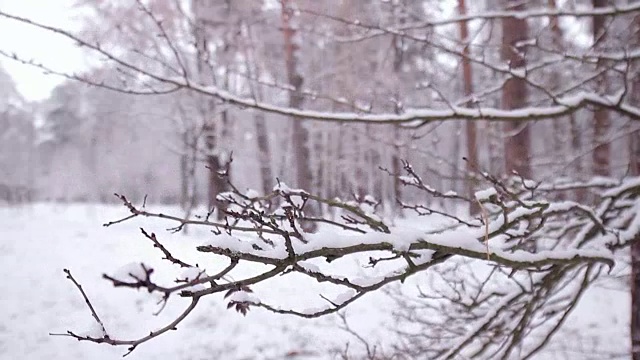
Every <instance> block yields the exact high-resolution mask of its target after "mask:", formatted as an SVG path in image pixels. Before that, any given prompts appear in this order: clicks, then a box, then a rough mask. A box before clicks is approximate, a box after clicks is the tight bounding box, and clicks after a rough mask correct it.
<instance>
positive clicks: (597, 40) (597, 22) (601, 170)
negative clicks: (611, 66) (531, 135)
mask: <svg viewBox="0 0 640 360" xmlns="http://www.w3.org/2000/svg"><path fill="white" fill-rule="evenodd" d="M607 2H608V1H607V0H593V7H594V8H599V7H605V6H607ZM605 38H606V28H605V17H604V16H594V17H593V45H594V48H596V49H598V48H601V47H602V46H601V44H602V43H604V41H605ZM596 66H597V67H598V68H600V67H601V66H603V64H602V62H601V61H600V60H599V61H598V64H597V65H596ZM597 86H598V89H597V91H606V90H607V86H608V84H607V78H606V74H604V75H602V76H601V77H600V78H599V79H598V84H597ZM593 116H594V134H593V136H594V141H595V144H596V148H595V150H594V151H593V173H594V174H595V175H600V176H609V175H610V172H611V166H610V159H611V145H610V144H609V140H608V139H607V135H608V133H609V127H610V124H609V114H608V113H607V110H606V109H604V108H598V109H596V110H595V112H594V115H593Z"/></svg>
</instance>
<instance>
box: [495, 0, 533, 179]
mask: <svg viewBox="0 0 640 360" xmlns="http://www.w3.org/2000/svg"><path fill="white" fill-rule="evenodd" d="M506 3H507V7H508V8H509V10H516V11H524V10H525V5H524V3H523V2H522V1H516V0H507V2H506ZM527 33H528V27H527V20H526V19H522V18H515V17H509V18H505V19H503V20H502V49H501V50H502V51H501V55H502V59H503V60H504V61H506V62H507V63H508V64H509V67H510V68H512V69H521V68H524V67H525V66H526V64H527V62H526V58H525V55H524V53H523V52H524V49H523V48H520V47H518V46H516V45H517V43H518V42H519V41H523V40H526V38H527ZM526 100H527V85H526V82H525V81H524V79H520V78H515V77H512V78H509V79H508V80H507V81H506V82H505V84H504V87H503V88H502V107H503V108H504V109H507V110H511V109H518V108H521V107H523V106H525V104H526ZM505 130H506V132H507V136H506V137H505V166H506V169H505V170H506V171H507V175H509V174H510V173H511V172H512V171H515V172H517V173H518V174H520V175H521V176H523V177H525V178H530V177H531V168H530V164H529V148H530V142H531V140H530V134H529V124H527V123H526V122H523V121H511V122H507V124H506V126H505Z"/></svg>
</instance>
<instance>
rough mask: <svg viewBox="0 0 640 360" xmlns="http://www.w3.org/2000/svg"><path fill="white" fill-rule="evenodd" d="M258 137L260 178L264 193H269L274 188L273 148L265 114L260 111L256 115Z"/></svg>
mask: <svg viewBox="0 0 640 360" xmlns="http://www.w3.org/2000/svg"><path fill="white" fill-rule="evenodd" d="M254 120H255V126H256V139H257V141H258V151H259V152H260V165H259V166H260V179H261V181H262V193H263V194H268V193H270V192H271V189H272V188H273V186H272V184H273V180H274V177H273V173H272V171H271V149H270V148H269V133H268V132H267V127H266V125H265V123H264V121H265V120H264V114H262V113H260V112H258V113H256V115H255V117H254Z"/></svg>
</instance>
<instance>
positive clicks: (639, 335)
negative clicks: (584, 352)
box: [629, 84, 640, 360]
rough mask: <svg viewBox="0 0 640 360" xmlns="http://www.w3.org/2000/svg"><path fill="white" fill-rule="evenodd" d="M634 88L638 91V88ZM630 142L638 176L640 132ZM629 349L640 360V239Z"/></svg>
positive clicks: (634, 250)
mask: <svg viewBox="0 0 640 360" xmlns="http://www.w3.org/2000/svg"><path fill="white" fill-rule="evenodd" d="M638 85H640V84H638ZM634 87H635V88H636V89H637V90H636V91H640V86H637V87H636V86H634ZM630 140H631V150H632V152H631V153H630V159H629V161H630V164H629V165H630V168H631V175H632V176H640V131H635V132H634V133H632V134H631V139H630ZM631 349H632V350H631V353H632V357H633V360H640V239H635V241H633V242H632V243H631Z"/></svg>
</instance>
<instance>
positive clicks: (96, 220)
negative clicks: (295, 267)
mask: <svg viewBox="0 0 640 360" xmlns="http://www.w3.org/2000/svg"><path fill="white" fill-rule="evenodd" d="M166 211H168V212H171V211H172V212H174V213H179V212H178V211H177V210H176V209H166ZM126 214H127V211H126V209H124V208H123V207H120V206H102V205H52V204H40V205H33V206H25V207H21V208H5V207H0V279H1V281H0V359H45V358H46V359H96V360H100V359H117V358H120V356H121V355H123V354H124V353H125V352H126V348H124V347H112V346H109V345H97V344H93V343H87V342H77V341H75V340H73V339H71V338H69V337H62V336H50V335H49V333H50V332H53V333H64V332H65V331H66V330H73V331H77V332H83V331H88V330H89V329H90V328H91V327H92V326H93V319H92V317H91V314H90V312H89V310H88V309H87V307H86V305H85V303H84V301H83V299H82V296H81V295H80V293H79V292H78V291H77V289H76V288H75V287H74V286H73V284H72V283H71V282H70V281H69V280H67V279H66V278H65V275H64V273H63V271H62V270H63V269H64V268H68V269H70V270H71V272H72V273H73V275H74V277H75V278H76V279H77V280H78V281H79V282H80V283H81V284H83V286H84V289H85V291H86V292H87V294H88V295H89V297H90V298H91V299H92V302H93V305H94V306H95V307H96V310H97V312H98V314H99V315H100V316H101V317H102V319H103V321H104V322H105V326H106V327H107V331H108V332H109V333H110V334H113V335H115V336H116V337H119V338H122V337H127V338H128V337H139V336H143V335H145V334H147V333H148V332H149V331H150V330H153V329H155V328H158V327H159V326H162V325H164V324H165V323H166V322H167V321H169V320H170V319H172V316H175V314H177V313H178V312H180V311H181V310H182V309H183V308H184V306H186V301H184V300H182V299H179V298H177V297H176V298H172V299H171V301H170V302H169V305H168V306H167V308H166V309H165V310H164V311H163V312H162V313H161V314H160V315H159V316H154V315H153V313H154V312H155V311H156V310H158V305H156V301H155V300H154V299H152V298H150V296H149V294H148V293H146V292H144V291H139V292H137V291H135V290H130V289H114V288H113V287H112V286H110V284H109V283H108V282H106V281H104V280H102V279H101V275H102V274H103V273H105V272H106V273H114V272H116V271H117V270H118V268H120V267H122V266H123V265H126V264H130V263H131V262H136V261H144V262H145V264H148V265H150V266H152V267H154V268H156V272H157V273H158V274H157V275H158V277H157V279H165V280H167V281H170V280H172V279H174V278H175V276H176V275H175V273H172V272H171V271H165V272H163V271H161V270H162V269H161V267H159V266H158V265H159V264H161V263H162V262H163V260H161V254H160V252H159V251H158V250H157V249H154V248H153V246H152V244H151V242H150V241H149V240H148V239H145V238H144V237H143V236H142V235H141V234H140V232H139V230H138V229H139V227H140V226H144V228H145V229H146V230H147V231H149V232H155V233H156V234H158V237H159V238H160V239H161V240H162V242H163V243H164V244H166V246H167V247H168V248H169V249H170V250H172V251H175V252H177V253H180V254H181V255H183V256H184V257H185V259H186V260H189V261H192V262H194V263H195V262H197V263H198V264H199V266H200V267H201V268H204V269H210V270H212V272H214V271H215V270H217V269H219V268H221V267H224V266H225V265H226V263H220V262H221V260H220V259H221V258H212V257H210V256H203V255H202V254H198V253H196V252H195V251H194V247H195V245H200V244H203V243H205V242H206V241H207V240H209V239H210V237H211V234H210V233H209V232H207V230H206V229H196V228H191V229H190V231H189V235H188V236H185V235H183V234H173V235H170V234H168V233H166V232H164V230H165V229H166V228H167V227H168V224H167V223H163V222H158V221H157V220H156V221H152V220H149V219H134V220H132V221H129V222H125V223H123V224H119V225H116V226H112V227H109V228H105V227H103V226H102V224H103V223H104V222H107V221H110V220H115V219H118V218H121V217H123V216H125V215H126ZM165 262H166V261H165ZM163 265H164V266H163V267H162V268H163V269H164V268H167V266H166V265H167V264H163ZM168 267H169V268H171V266H168ZM241 270H242V271H247V272H250V271H252V270H254V269H251V268H246V269H241ZM178 273H179V272H178ZM285 280H286V281H285ZM419 281H420V277H419V276H416V277H413V278H412V279H410V281H407V283H405V285H403V286H412V284H415V283H416V282H419ZM318 286H319V285H317V284H313V283H311V284H309V283H308V281H307V283H306V284H304V285H301V284H298V283H295V282H294V283H292V281H291V278H290V277H284V278H283V280H280V281H279V280H276V281H271V282H269V283H268V285H262V286H260V287H256V289H257V290H259V291H256V292H257V293H259V296H260V297H261V298H263V299H264V298H267V299H268V300H269V301H270V302H271V303H276V304H278V305H283V306H287V307H288V306H296V307H297V308H302V309H304V308H306V307H313V306H316V305H317V304H319V303H320V304H321V303H322V301H323V300H322V299H320V298H319V297H318V298H317V297H316V296H315V295H305V294H306V292H307V291H308V290H310V289H311V290H313V288H314V287H315V290H316V292H317V290H318ZM621 288H623V286H620V284H614V283H612V281H611V280H608V281H606V282H604V281H603V282H599V283H598V284H596V285H595V286H594V287H593V288H592V289H590V290H589V291H588V292H587V293H586V295H585V296H584V298H583V299H582V301H581V303H580V305H579V306H578V307H577V308H576V310H575V311H574V312H573V313H572V314H571V316H570V317H569V319H568V322H567V323H566V325H565V326H564V328H563V329H562V331H561V332H560V333H559V334H558V335H557V336H556V337H555V338H554V339H553V340H552V342H551V343H550V344H549V345H548V347H547V349H546V350H545V352H543V353H541V354H540V355H539V356H538V357H537V358H538V359H604V358H606V359H609V358H628V356H627V355H626V353H627V349H628V348H629V341H628V335H627V334H628V318H629V296H628V293H627V292H625V291H624V290H620V289H621ZM256 289H254V290H256ZM393 306H394V303H393V302H392V301H391V300H390V299H389V298H388V297H387V296H386V295H384V293H382V292H378V293H374V294H368V295H366V296H364V297H363V298H362V299H360V300H358V301H357V302H356V303H355V304H353V305H351V306H349V307H348V308H347V318H348V320H349V325H350V326H352V328H354V330H356V331H358V332H360V333H361V334H362V335H364V336H365V337H367V338H368V339H370V342H371V343H372V344H375V343H380V344H382V346H383V347H385V346H387V347H388V346H390V345H391V344H392V343H393V341H394V338H393V335H392V333H391V332H390V329H391V327H392V326H393V323H392V318H391V316H390V312H391V309H392V308H393ZM338 323H339V320H338V319H337V318H336V317H335V316H328V317H325V318H320V319H313V320H306V319H301V318H297V317H293V316H283V315H275V314H271V313H268V312H267V311H264V310H261V309H252V310H251V311H250V312H249V313H248V314H247V315H246V316H242V315H241V314H238V313H236V312H235V311H232V310H227V309H226V302H224V301H223V300H222V296H210V297H208V298H205V299H204V303H202V302H201V303H200V304H199V306H198V308H197V309H196V310H195V311H194V312H193V313H192V314H191V315H190V317H189V318H188V319H187V320H185V322H184V323H182V324H181V325H179V326H178V331H173V332H170V333H167V334H165V335H163V336H161V337H159V338H157V339H155V340H152V341H150V342H148V343H145V344H142V345H140V346H139V347H138V348H137V349H136V350H135V351H134V352H133V353H132V354H131V355H129V357H128V358H129V359H158V358H163V359H181V360H182V359H185V360H188V359H283V358H290V359H331V358H335V351H336V350H341V349H344V347H345V346H346V343H347V342H349V343H350V349H353V350H354V351H357V350H358V343H357V340H356V339H355V338H354V337H352V336H351V335H349V334H348V333H346V332H345V331H343V330H341V329H339V328H337V327H336V324H338ZM294 354H297V355H294Z"/></svg>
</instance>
